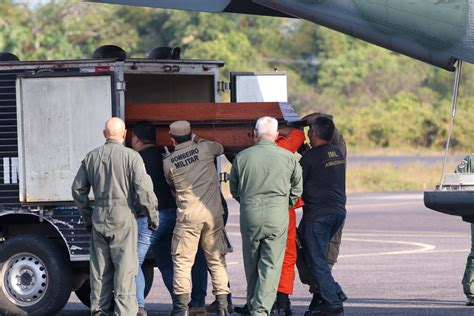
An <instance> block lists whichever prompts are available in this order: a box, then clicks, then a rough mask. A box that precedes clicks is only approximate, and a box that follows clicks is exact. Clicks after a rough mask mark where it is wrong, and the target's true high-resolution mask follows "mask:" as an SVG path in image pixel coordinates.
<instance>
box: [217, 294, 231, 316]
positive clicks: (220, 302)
mask: <svg viewBox="0 0 474 316" xmlns="http://www.w3.org/2000/svg"><path fill="white" fill-rule="evenodd" d="M216 301H217V316H227V315H229V312H228V310H227V294H219V295H216Z"/></svg>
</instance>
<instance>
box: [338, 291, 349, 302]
mask: <svg viewBox="0 0 474 316" xmlns="http://www.w3.org/2000/svg"><path fill="white" fill-rule="evenodd" d="M337 296H338V297H339V299H340V300H341V301H342V302H345V301H347V295H346V293H344V291H342V290H341V291H340V292H337Z"/></svg>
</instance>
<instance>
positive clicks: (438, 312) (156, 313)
mask: <svg viewBox="0 0 474 316" xmlns="http://www.w3.org/2000/svg"><path fill="white" fill-rule="evenodd" d="M235 298H237V297H235ZM292 301H293V302H294V305H293V309H294V312H295V315H298V316H299V315H301V316H302V315H303V314H304V312H305V311H306V308H307V306H308V304H309V298H308V297H292ZM236 305H238V304H236ZM351 305H366V306H351ZM371 305H372V306H371ZM373 305H375V306H373ZM388 305H390V306H388ZM394 305H400V306H394ZM171 309H172V306H171V305H170V304H153V303H151V304H147V310H148V315H150V316H164V315H166V316H168V315H170V312H171ZM344 309H345V312H344V315H345V316H350V315H363V316H376V315H390V316H395V315H396V316H405V315H406V316H432V315H433V316H445V315H455V316H458V315H463V316H464V315H465V316H472V315H474V307H467V306H465V305H464V302H462V301H448V300H433V299H382V298H380V299H379V298H370V299H368V298H353V299H349V300H348V301H347V302H346V306H345V307H344ZM59 315H62V316H66V315H67V316H88V315H90V312H89V310H87V309H86V307H85V306H84V305H82V304H81V303H68V304H67V306H66V309H65V310H63V311H62V312H61V313H60V314H59ZM209 315H211V314H209ZM233 315H238V314H236V313H234V314H233Z"/></svg>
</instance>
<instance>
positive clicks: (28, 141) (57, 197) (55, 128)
mask: <svg viewBox="0 0 474 316" xmlns="http://www.w3.org/2000/svg"><path fill="white" fill-rule="evenodd" d="M112 85H113V78H112V74H110V73H88V74H71V75H66V76H65V75H63V74H48V73H46V74H39V75H30V76H28V75H26V76H21V77H19V78H18V79H17V90H16V91H17V100H18V102H17V113H18V117H17V120H18V124H17V126H18V140H19V142H18V147H19V148H18V149H19V185H20V202H22V203H51V202H72V201H73V200H72V195H71V184H72V182H73V180H74V177H75V175H76V172H77V170H78V169H79V166H80V164H81V161H82V159H83V158H84V156H85V155H86V154H87V153H88V152H89V151H91V150H92V149H94V148H96V147H99V146H100V145H102V144H103V143H104V136H103V135H102V131H103V129H104V122H105V121H106V120H107V119H109V118H110V117H111V116H112V115H113V113H114V111H113V93H112Z"/></svg>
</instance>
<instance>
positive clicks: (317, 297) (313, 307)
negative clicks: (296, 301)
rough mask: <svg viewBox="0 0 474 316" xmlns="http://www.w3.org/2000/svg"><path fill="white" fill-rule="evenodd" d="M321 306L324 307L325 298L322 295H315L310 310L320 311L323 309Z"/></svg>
mask: <svg viewBox="0 0 474 316" xmlns="http://www.w3.org/2000/svg"><path fill="white" fill-rule="evenodd" d="M321 305H323V298H322V297H321V294H319V293H313V299H312V300H311V303H309V310H310V311H316V310H319V309H320V308H321Z"/></svg>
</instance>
